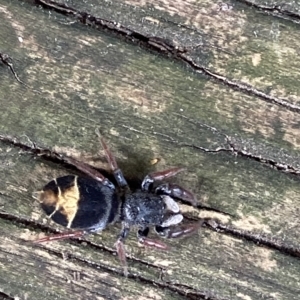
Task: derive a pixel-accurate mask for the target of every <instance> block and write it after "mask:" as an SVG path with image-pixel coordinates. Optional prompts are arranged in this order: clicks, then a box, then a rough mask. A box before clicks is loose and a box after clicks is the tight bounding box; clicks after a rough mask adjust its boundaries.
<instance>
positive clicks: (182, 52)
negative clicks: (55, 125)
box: [35, 0, 300, 113]
mask: <svg viewBox="0 0 300 300" xmlns="http://www.w3.org/2000/svg"><path fill="white" fill-rule="evenodd" d="M35 3H36V4H37V5H40V6H42V7H43V8H44V9H49V10H54V11H56V12H57V13H60V14H62V15H65V16H69V17H73V18H75V19H76V20H77V21H79V22H80V23H82V24H84V25H87V26H90V27H92V28H95V29H97V30H104V31H106V32H109V33H111V34H115V35H117V36H121V37H123V38H125V39H126V40H127V41H129V42H130V43H134V44H138V45H140V46H142V47H143V48H146V49H148V50H151V51H154V52H156V53H159V54H162V55H166V56H168V57H169V58H172V59H175V60H178V61H180V62H182V63H184V64H186V65H188V66H189V67H190V68H191V69H192V70H193V71H194V72H196V73H201V74H204V75H205V76H207V77H208V78H210V79H213V80H215V81H217V82H220V83H222V84H224V85H225V86H228V87H231V88H233V89H235V90H238V91H241V92H243V93H247V94H249V95H253V96H257V97H259V98H260V99H262V100H264V101H266V102H269V103H274V104H276V105H279V106H282V107H285V108H286V109H288V110H291V111H294V112H298V113H299V112H300V106H298V105H296V104H293V103H290V102H289V101H287V100H285V99H281V98H278V97H275V96H272V95H269V94H266V93H264V92H263V91H261V90H258V89H256V88H254V87H253V86H251V85H248V84H245V83H242V82H238V81H235V80H231V79H229V78H227V77H225V76H223V75H221V74H218V73H216V72H213V71H212V70H210V69H208V68H206V67H205V66H203V65H200V64H198V63H196V62H195V60H194V59H193V58H192V57H191V56H189V55H188V52H189V51H190V50H189V49H188V48H185V47H184V46H178V45H175V44H174V43H173V42H172V41H168V40H166V39H163V38H160V37H155V36H147V35H144V34H142V33H139V32H137V31H134V30H132V29H130V28H127V27H125V26H122V24H120V23H117V22H114V21H109V20H105V19H103V18H99V17H95V16H92V15H90V14H89V13H87V12H82V11H79V10H76V9H74V8H72V7H69V6H67V5H65V4H61V3H57V2H55V1H48V0H35Z"/></svg>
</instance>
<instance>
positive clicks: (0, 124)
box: [0, 0, 300, 300]
mask: <svg viewBox="0 0 300 300" xmlns="http://www.w3.org/2000/svg"><path fill="white" fill-rule="evenodd" d="M86 2H87V3H86ZM60 3H62V4H67V5H69V8H66V6H63V5H60V6H58V5H57V4H51V6H52V10H51V9H49V4H47V3H46V2H45V1H44V2H43V1H17V0H11V1H5V0H0V19H1V26H0V41H1V42H0V51H1V53H2V54H3V53H4V54H7V55H9V56H10V57H11V58H12V59H13V61H12V63H13V69H11V68H9V66H12V65H11V64H10V63H11V61H10V60H6V61H5V60H4V61H2V62H1V63H0V79H1V81H0V87H1V88H0V103H1V113H0V137H1V139H2V140H6V142H4V141H2V142H0V156H1V160H0V169H1V173H0V174H1V175H0V179H1V180H0V233H1V234H0V267H1V268H0V298H1V297H2V298H3V299H31V300H32V299H209V300H213V299H218V300H221V299H241V300H252V299H253V300H256V299H276V300H277V299H279V300H284V299H286V300H292V299H299V294H300V275H299V274H300V264H299V256H300V247H299V241H300V235H299V232H300V231H299V225H300V223H299V212H300V204H299V203H300V185H299V177H298V174H299V172H300V159H299V147H300V123H299V112H300V104H299V100H300V90H299V80H300V73H299V70H300V59H299V55H298V54H299V49H300V45H299V44H300V39H299V28H300V27H299V22H300V16H299V14H298V11H299V8H300V7H299V4H298V3H295V1H290V2H286V4H285V5H282V4H281V2H280V3H277V2H276V1H275V2H272V1H268V3H267V4H266V3H265V1H264V2H263V1H256V2H255V3H254V4H255V5H254V6H252V5H251V3H250V2H249V1H231V2H226V3H225V2H216V1H176V0H172V1H153V0H152V1H151V0H149V1H134V0H133V1H111V2H109V1H100V0H99V1H96V0H95V1H85V3H82V1H64V2H60ZM38 4H43V5H38ZM54 8H55V9H56V11H55V10H53V9H54ZM71 8H72V9H71ZM82 12H87V13H88V14H89V15H84V14H83V13H82ZM93 17H97V18H94V19H93ZM83 23H85V24H86V25H85V24H83ZM87 25H90V26H87ZM12 70H15V72H16V74H17V76H18V77H16V76H14V74H13V72H12ZM17 79H19V80H20V81H22V82H23V83H21V82H19V81H18V80H17ZM95 128H99V129H100V131H101V132H102V134H103V136H104V137H105V139H106V141H107V143H108V144H109V145H110V147H111V148H112V150H113V152H114V153H115V155H116V157H117V160H118V163H119V165H120V166H121V167H122V169H123V171H124V173H125V176H126V178H128V180H129V181H130V183H132V185H133V186H134V187H136V184H137V183H139V182H140V181H141V180H142V178H143V176H145V175H146V174H147V173H148V172H150V171H152V170H155V169H164V168H166V167H170V166H185V167H186V168H187V172H186V173H184V174H180V175H178V176H177V177H176V178H174V181H175V182H177V183H179V184H181V185H182V186H184V187H186V188H188V189H191V190H192V191H193V192H194V193H195V194H196V195H197V197H198V201H199V205H198V207H196V208H193V207H191V206H189V205H186V204H180V207H181V209H182V211H183V214H184V216H185V222H184V223H189V222H197V220H199V219H201V218H207V219H206V220H210V221H208V222H207V223H206V225H205V226H203V228H201V229H200V230H199V232H198V234H195V235H193V236H190V237H188V238H185V239H182V240H168V241H166V242H167V243H168V245H170V247H171V250H170V251H157V250H151V249H144V248H142V247H140V246H138V245H137V241H136V237H135V233H134V232H132V233H131V235H130V238H129V239H128V240H127V242H126V249H127V255H128V265H129V276H128V278H124V277H123V276H122V270H121V266H120V263H119V262H118V259H117V257H116V254H115V249H114V246H113V245H114V242H115V241H116V236H117V235H118V232H119V230H120V227H119V226H112V227H109V228H107V230H105V231H103V232H102V233H99V234H93V235H89V236H87V237H84V238H83V239H75V240H67V241H59V242H52V243H48V244H44V245H35V244H33V243H32V240H34V239H36V237H41V236H43V235H46V234H49V233H51V232H53V231H54V230H56V229H57V230H63V228H60V227H59V226H56V225H55V224H53V223H52V222H50V221H49V220H47V219H46V218H45V215H44V214H43V213H42V211H41V209H40V207H39V203H37V201H36V200H35V199H33V198H32V193H33V192H34V191H37V190H39V189H41V188H42V187H43V185H44V184H45V183H47V182H48V181H49V180H51V179H52V178H53V177H57V176H59V175H65V174H69V173H74V172H75V173H76V171H75V170H73V169H71V168H69V167H68V166H65V165H63V164H61V163H59V161H55V160H49V159H48V160H47V159H45V155H33V154H32V151H31V152H30V151H25V150H26V149H25V148H26V147H24V146H23V147H21V148H20V147H18V145H17V144H16V142H20V143H23V144H24V145H27V146H28V148H27V149H30V148H32V149H33V150H34V149H36V148H35V147H45V148H49V149H53V150H55V151H56V152H58V153H62V154H66V155H70V156H74V157H77V158H80V159H82V160H84V161H85V162H88V163H90V164H92V165H94V166H96V167H99V168H103V169H106V170H108V166H107V164H106V163H105V159H104V157H103V152H101V151H100V150H101V149H100V148H99V147H100V146H99V143H98V140H97V138H96V135H95ZM7 135H9V136H10V137H11V138H7ZM12 138H16V140H13V139H12ZM33 152H34V151H33ZM35 152H36V151H35ZM40 154H41V153H40ZM155 159H158V160H160V161H159V163H158V164H156V165H154V166H153V165H151V161H153V160H155ZM77 173H78V172H77ZM2 298H1V299H2Z"/></svg>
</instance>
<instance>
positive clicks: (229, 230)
mask: <svg viewBox="0 0 300 300" xmlns="http://www.w3.org/2000/svg"><path fill="white" fill-rule="evenodd" d="M191 220H193V221H194V219H191ZM203 224H204V226H205V227H207V228H209V229H212V230H214V231H217V232H220V233H224V234H226V235H230V236H234V237H237V238H239V239H245V240H247V241H249V242H252V243H254V244H255V245H257V246H263V247H266V248H269V249H273V250H277V251H280V252H281V253H283V254H286V255H289V256H292V257H297V258H300V248H299V247H295V246H293V245H290V246H289V245H286V244H285V243H284V242H283V241H282V240H279V239H276V238H268V237H266V236H265V235H264V234H263V233H253V232H249V231H246V230H242V229H238V228H234V227H232V226H230V225H224V224H221V223H219V222H218V221H216V220H213V219H206V220H205V221H204V223H203Z"/></svg>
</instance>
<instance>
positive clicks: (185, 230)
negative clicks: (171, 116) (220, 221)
mask: <svg viewBox="0 0 300 300" xmlns="http://www.w3.org/2000/svg"><path fill="white" fill-rule="evenodd" d="M101 143H102V146H103V149H104V151H105V154H106V157H107V160H108V163H109V165H110V168H111V170H112V171H113V174H114V177H115V179H116V182H117V184H118V188H116V187H115V186H114V184H113V183H112V182H110V181H109V180H108V179H107V178H105V177H104V176H103V175H102V174H101V173H99V172H98V171H96V170H95V169H94V168H92V167H91V166H89V165H88V164H85V163H83V162H81V161H78V160H76V159H74V158H70V157H65V158H64V160H65V161H66V162H67V163H69V164H71V165H73V166H75V167H76V168H77V169H79V170H80V171H82V172H83V173H85V174H86V175H88V177H80V176H75V175H67V176H63V177H59V178H55V179H53V180H52V181H50V182H49V183H48V184H46V185H45V186H44V188H43V190H42V191H40V192H38V194H39V200H40V202H41V206H42V209H43V210H44V211H45V213H46V214H47V215H48V216H49V217H50V218H51V219H52V220H53V221H54V222H56V223H58V224H60V225H62V226H65V227H67V228H72V229H77V231H67V232H63V233H61V234H56V235H53V236H48V237H45V238H42V239H39V240H36V242H37V243H41V242H47V241H51V240H58V239H64V238H70V237H78V236H82V235H83V234H85V233H89V232H94V231H99V230H103V229H104V228H105V227H106V226H107V225H108V224H111V223H114V222H121V224H122V230H121V232H120V234H119V236H118V239H117V242H116V248H117V252H118V255H119V258H120V260H121V262H122V264H123V265H124V268H125V269H124V270H125V273H127V268H126V254H125V248H124V240H125V239H126V237H127V236H128V233H129V231H130V228H131V227H136V228H137V230H138V231H137V236H138V240H139V242H141V243H142V244H144V245H147V246H153V247H156V248H161V249H167V246H166V245H165V244H164V243H162V242H160V241H159V240H153V239H149V238H147V236H148V233H149V228H150V227H154V228H155V231H156V232H157V233H158V234H159V235H161V236H163V237H167V238H175V237H179V236H184V235H187V234H190V233H191V232H193V231H196V230H197V229H198V228H199V224H192V225H189V226H183V227H176V226H174V225H177V224H179V223H180V222H181V221H182V219H183V216H182V214H180V212H179V206H178V204H177V202H175V200H174V199H173V198H178V199H182V200H185V201H189V202H190V203H192V204H195V203H196V199H195V197H194V195H193V194H192V193H191V192H189V191H187V190H185V189H184V188H182V187H180V186H178V185H175V184H171V183H163V184H161V185H158V186H157V187H156V188H155V189H154V188H153V183H154V182H155V181H162V180H164V179H166V178H169V177H171V176H174V175H176V174H177V173H178V172H180V171H182V170H183V169H182V168H172V169H168V170H165V171H159V172H153V173H151V174H149V175H147V176H146V177H145V178H144V180H143V182H142V185H141V189H140V190H138V191H135V192H132V191H131V190H130V188H129V187H128V184H127V181H126V179H125V178H124V176H123V174H122V171H121V170H120V169H119V168H118V165H117V163H116V160H115V158H114V156H113V155H112V153H111V152H110V150H109V148H108V147H107V145H106V143H105V142H104V140H103V139H101Z"/></svg>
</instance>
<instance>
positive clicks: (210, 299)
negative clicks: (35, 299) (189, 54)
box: [0, 211, 227, 300]
mask: <svg viewBox="0 0 300 300" xmlns="http://www.w3.org/2000/svg"><path fill="white" fill-rule="evenodd" d="M0 218H1V219H4V220H7V221H10V222H14V223H17V224H18V225H23V226H26V228H31V229H35V230H36V229H38V230H41V231H43V232H47V233H52V234H55V233H60V231H59V230H56V229H53V228H51V227H48V226H46V225H43V224H40V223H38V222H35V221H32V220H28V219H25V218H22V217H19V216H14V215H11V214H8V213H6V212H1V211H0ZM28 242H30V241H28ZM70 242H72V243H76V244H82V243H84V244H85V245H86V246H88V247H91V248H94V249H96V250H98V251H99V250H101V251H106V252H109V253H110V254H113V253H115V251H113V250H111V249H109V248H107V247H104V246H100V245H97V244H95V243H93V242H90V241H88V240H85V239H83V238H72V239H70ZM40 247H41V248H43V249H44V250H45V251H47V252H48V253H50V254H53V255H55V256H57V257H59V258H61V259H69V260H74V261H77V262H81V263H83V264H85V265H88V266H89V267H92V268H95V269H101V270H104V271H106V272H108V273H113V274H115V275H119V276H123V270H122V268H121V266H120V268H114V267H111V266H109V265H104V264H100V263H95V262H93V261H90V260H88V259H83V258H80V257H78V256H76V255H74V254H72V253H68V252H63V253H62V252H60V251H56V250H53V249H49V248H46V247H44V246H42V245H40ZM127 259H128V260H129V261H130V260H131V261H135V262H138V263H142V264H143V265H146V266H147V267H152V268H155V269H158V270H159V273H160V275H159V276H158V280H152V279H149V278H146V277H144V276H141V275H137V274H134V273H129V274H128V278H129V279H134V280H138V281H140V282H142V283H145V284H148V285H149V284H150V285H154V286H157V287H160V288H163V289H167V290H169V291H171V292H175V293H177V294H179V295H182V296H185V297H186V298H187V299H191V300H196V299H206V300H227V298H221V297H218V296H213V294H212V293H209V292H202V291H199V290H197V289H194V288H192V287H189V286H186V285H178V284H172V283H170V282H164V281H163V273H164V271H165V270H164V269H163V268H162V267H159V266H156V265H154V264H151V263H148V262H145V261H143V260H140V259H135V258H130V257H128V258H127ZM0 296H1V294H0ZM0 299H1V298H0ZM4 299H14V298H4Z"/></svg>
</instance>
